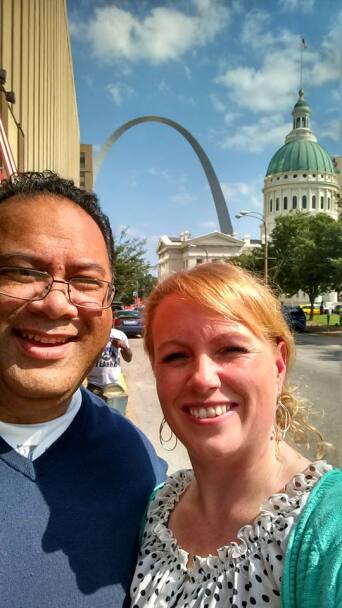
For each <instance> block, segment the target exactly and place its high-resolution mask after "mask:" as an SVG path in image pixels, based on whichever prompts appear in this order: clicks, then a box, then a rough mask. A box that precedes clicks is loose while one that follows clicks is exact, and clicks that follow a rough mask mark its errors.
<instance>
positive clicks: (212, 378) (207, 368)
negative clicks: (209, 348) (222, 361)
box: [189, 354, 221, 392]
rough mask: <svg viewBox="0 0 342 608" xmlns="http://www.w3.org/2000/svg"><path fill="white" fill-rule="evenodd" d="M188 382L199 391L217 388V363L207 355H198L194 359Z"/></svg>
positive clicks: (218, 382)
mask: <svg viewBox="0 0 342 608" xmlns="http://www.w3.org/2000/svg"><path fill="white" fill-rule="evenodd" d="M189 383H190V386H191V387H192V388H193V389H195V390H197V391H201V392H203V391H208V390H212V389H216V388H219V387H220V386H221V379H220V373H219V366H218V364H217V363H216V362H215V361H214V360H213V359H212V358H211V357H210V356H209V355H207V354H202V355H200V356H199V357H197V358H196V359H195V361H194V367H193V370H192V374H191V377H190V379H189Z"/></svg>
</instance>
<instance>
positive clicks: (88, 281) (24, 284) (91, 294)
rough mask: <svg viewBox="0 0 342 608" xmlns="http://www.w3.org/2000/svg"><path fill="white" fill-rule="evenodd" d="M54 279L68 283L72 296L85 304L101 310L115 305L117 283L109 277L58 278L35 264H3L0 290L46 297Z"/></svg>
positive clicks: (18, 296)
mask: <svg viewBox="0 0 342 608" xmlns="http://www.w3.org/2000/svg"><path fill="white" fill-rule="evenodd" d="M54 283H63V284H65V285H67V286H68V299H69V302H70V303H71V304H73V305H74V306H78V307H81V308H88V309H92V310H100V309H102V308H109V306H110V305H111V303H112V301H113V298H114V293H115V287H114V285H113V283H110V282H109V281H102V280H99V279H93V278H90V277H75V278H72V279H69V281H62V280H60V279H58V280H57V279H54V278H53V276H51V274H50V273H49V272H42V271H40V270H33V269H32V268H15V267H2V268H0V294H3V295H4V296H8V297H10V298H16V299H18V300H30V301H31V302H32V301H35V300H44V298H46V296H47V295H48V293H49V292H50V291H51V289H52V285H53V284H54Z"/></svg>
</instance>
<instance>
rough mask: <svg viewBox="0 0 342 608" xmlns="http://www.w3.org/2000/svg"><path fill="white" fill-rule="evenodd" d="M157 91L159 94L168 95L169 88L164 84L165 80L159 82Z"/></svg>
mask: <svg viewBox="0 0 342 608" xmlns="http://www.w3.org/2000/svg"><path fill="white" fill-rule="evenodd" d="M158 89H159V91H160V92H161V93H165V94H166V93H169V92H170V91H171V89H170V87H169V86H168V85H167V84H166V82H165V80H161V81H160V83H159V84H158Z"/></svg>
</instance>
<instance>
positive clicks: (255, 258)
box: [229, 246, 264, 276]
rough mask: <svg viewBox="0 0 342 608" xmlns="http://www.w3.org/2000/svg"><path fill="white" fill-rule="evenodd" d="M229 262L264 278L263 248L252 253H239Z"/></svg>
mask: <svg viewBox="0 0 342 608" xmlns="http://www.w3.org/2000/svg"><path fill="white" fill-rule="evenodd" d="M229 262H230V263H232V264H236V266H241V268H244V269H245V270H250V271H251V272H255V273H257V274H260V275H262V276H264V246H262V248H260V249H259V248H258V249H257V248H255V249H254V250H253V251H249V252H246V253H241V254H240V255H237V256H234V257H232V258H230V259H229Z"/></svg>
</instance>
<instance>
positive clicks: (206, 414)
mask: <svg viewBox="0 0 342 608" xmlns="http://www.w3.org/2000/svg"><path fill="white" fill-rule="evenodd" d="M229 410H230V405H216V406H215V407H207V408H204V407H201V408H194V407H191V408H190V409H189V412H190V414H191V416H194V417H195V418H216V417H217V416H222V414H226V413H227V412H229Z"/></svg>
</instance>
